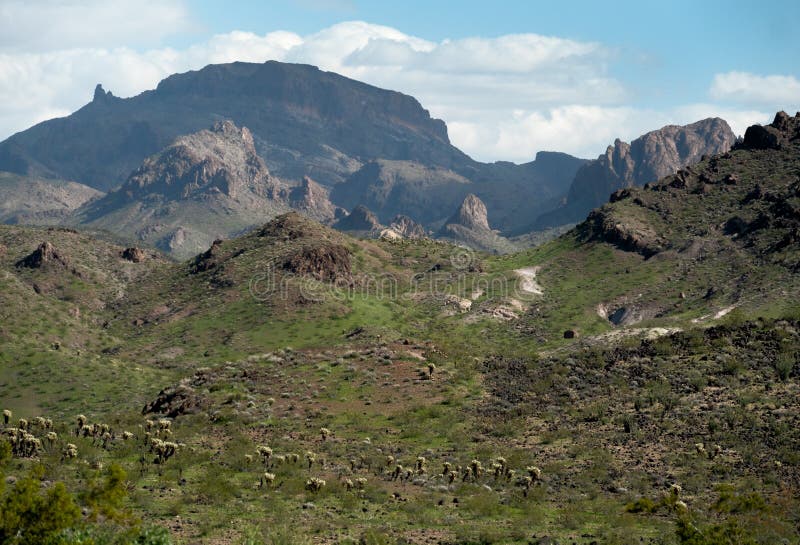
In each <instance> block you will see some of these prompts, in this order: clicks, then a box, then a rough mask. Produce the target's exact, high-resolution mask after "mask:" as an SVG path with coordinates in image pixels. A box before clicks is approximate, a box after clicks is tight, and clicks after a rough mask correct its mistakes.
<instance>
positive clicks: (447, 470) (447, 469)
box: [442, 462, 452, 475]
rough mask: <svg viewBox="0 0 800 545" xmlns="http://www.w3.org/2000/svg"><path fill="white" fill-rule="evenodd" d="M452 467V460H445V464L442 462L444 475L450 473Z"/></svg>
mask: <svg viewBox="0 0 800 545" xmlns="http://www.w3.org/2000/svg"><path fill="white" fill-rule="evenodd" d="M451 467H452V465H451V464H450V462H445V463H444V464H442V475H447V474H448V473H450V468H451Z"/></svg>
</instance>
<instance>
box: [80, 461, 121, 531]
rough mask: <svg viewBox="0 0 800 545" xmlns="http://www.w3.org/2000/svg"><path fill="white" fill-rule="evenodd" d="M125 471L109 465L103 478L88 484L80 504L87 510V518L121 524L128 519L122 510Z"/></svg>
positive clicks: (114, 465)
mask: <svg viewBox="0 0 800 545" xmlns="http://www.w3.org/2000/svg"><path fill="white" fill-rule="evenodd" d="M126 479H127V475H126V474H125V471H124V470H123V469H122V468H121V467H120V466H118V465H117V464H111V465H110V466H109V468H108V470H107V471H106V475H105V478H104V479H102V480H100V481H98V480H94V481H91V482H89V484H88V485H87V488H86V490H85V491H84V492H83V493H82V494H81V502H82V503H83V504H84V505H86V507H87V508H88V509H89V518H90V519H91V520H97V519H99V518H102V519H106V520H113V521H118V522H122V521H125V520H128V519H130V514H129V513H127V512H125V510H124V509H123V502H124V501H125V498H126V497H127V490H126V488H125V480H126Z"/></svg>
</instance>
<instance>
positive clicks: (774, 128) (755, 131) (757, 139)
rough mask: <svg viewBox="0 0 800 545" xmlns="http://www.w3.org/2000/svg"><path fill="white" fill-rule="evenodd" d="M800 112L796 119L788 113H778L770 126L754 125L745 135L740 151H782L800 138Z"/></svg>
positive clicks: (739, 146)
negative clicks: (792, 141)
mask: <svg viewBox="0 0 800 545" xmlns="http://www.w3.org/2000/svg"><path fill="white" fill-rule="evenodd" d="M798 116H800V112H798V115H796V116H795V117H794V118H792V117H790V116H789V114H787V113H786V112H778V113H777V114H776V115H775V120H774V121H773V122H772V123H771V124H770V125H753V126H751V127H748V128H747V130H746V131H745V133H744V140H743V141H742V143H741V144H739V145H738V146H737V148H739V149H751V150H759V149H781V146H782V145H784V144H785V143H786V142H788V141H791V140H797V139H798V138H800V121H798V119H800V117H798Z"/></svg>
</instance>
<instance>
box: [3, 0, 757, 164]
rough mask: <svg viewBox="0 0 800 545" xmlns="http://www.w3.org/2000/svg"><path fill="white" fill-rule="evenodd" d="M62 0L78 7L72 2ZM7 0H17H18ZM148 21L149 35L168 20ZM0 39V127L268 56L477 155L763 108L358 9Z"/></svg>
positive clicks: (590, 57)
mask: <svg viewBox="0 0 800 545" xmlns="http://www.w3.org/2000/svg"><path fill="white" fill-rule="evenodd" d="M95 1H96V0H91V1H90V2H89V3H90V4H91V3H93V2H95ZM146 1H148V2H149V1H155V0H146ZM48 2H49V0H48ZM115 2H116V3H117V4H120V3H121V4H124V5H128V4H126V3H125V1H124V0H115ZM57 4H58V5H62V4H64V5H66V6H71V9H73V10H74V9H76V8H75V3H74V2H68V1H67V2H58V3H57ZM11 5H14V6H16V8H15V9H21V8H20V7H19V5H21V4H19V5H18V2H17V0H11ZM164 5H165V6H172V8H173V9H174V10H177V11H176V12H175V13H178V15H174V16H173V17H172V19H173V20H178V21H184V20H185V18H184V17H183V15H180V13H182V12H181V10H180V8H181V6H182V3H181V2H179V1H177V0H172V1H168V2H166V3H164ZM4 8H5V5H4ZM31 9H32V8H31ZM6 11H8V10H7V9H6ZM132 18H135V17H132ZM137 25H138V23H137ZM137 25H133V27H136V26H137ZM156 27H157V25H156ZM151 30H152V35H153V36H157V35H159V33H160V32H165V31H163V30H158V28H154V29H151ZM53 32H55V31H53ZM0 40H2V38H0ZM2 43H3V42H0V138H2V137H4V136H7V135H9V134H11V133H12V132H14V131H17V130H22V129H25V128H27V127H28V126H30V125H31V124H33V123H35V122H37V121H40V120H42V119H44V118H46V116H48V115H53V114H55V115H63V114H65V113H67V112H69V111H74V110H75V109H77V108H79V107H81V106H82V105H83V104H85V103H86V102H88V101H89V100H91V95H92V91H93V89H94V86H95V84H96V83H98V82H100V83H103V84H104V86H105V88H106V89H108V90H111V91H112V92H113V93H114V94H116V95H117V96H123V97H125V96H132V95H135V94H138V93H140V92H142V91H144V90H146V89H152V88H154V87H155V86H156V85H157V83H158V82H159V81H160V80H161V79H163V78H164V77H166V76H168V75H170V74H173V73H176V72H184V71H187V70H196V69H200V68H202V67H203V66H205V65H206V64H210V63H224V62H231V61H250V62H263V61H266V60H270V59H274V60H280V61H286V62H302V63H308V64H314V65H317V66H319V67H320V68H322V69H323V70H330V71H334V72H338V73H341V74H343V75H346V76H349V77H352V78H354V79H358V80H361V81H365V82H367V83H371V84H373V85H377V86H380V87H384V88H389V89H394V90H399V91H402V92H404V93H407V94H410V95H412V96H414V97H416V98H417V99H419V100H420V102H421V103H422V104H423V105H424V106H425V107H426V108H428V109H429V110H430V111H431V113H432V115H434V116H435V117H439V118H442V119H444V120H445V121H446V122H447V123H448V127H449V130H450V135H451V139H452V140H453V143H454V144H456V145H457V146H459V147H460V148H462V149H463V150H464V151H465V152H467V153H469V154H470V155H472V156H474V157H475V158H477V159H481V160H499V159H504V160H514V161H528V160H531V159H532V158H533V156H534V155H535V153H536V152H537V151H539V150H545V149H546V150H559V151H565V152H569V153H573V154H576V155H580V156H583V157H594V156H596V155H598V154H599V153H601V152H602V151H603V150H604V149H605V147H606V145H608V144H609V143H611V142H613V140H614V138H616V137H619V138H623V139H626V140H630V139H632V138H635V137H636V136H638V135H640V134H642V133H643V132H646V131H647V130H652V129H655V128H658V127H660V126H661V125H664V124H667V123H686V122H690V121H695V120H697V119H700V118H703V117H708V116H710V115H720V114H721V116H722V117H724V118H725V119H728V120H729V121H730V122H731V124H732V125H733V126H734V130H736V131H737V132H738V133H741V132H743V130H744V127H746V126H747V124H750V123H751V122H752V121H754V120H759V121H761V120H766V118H765V117H764V116H763V115H762V112H761V111H760V110H753V109H745V110H739V109H736V108H727V109H725V110H722V109H720V108H718V107H716V106H714V105H708V104H695V105H689V106H686V107H684V108H682V109H673V110H671V111H653V110H647V109H641V108H639V109H637V108H632V107H628V106H625V104H626V103H627V102H628V101H629V99H630V98H631V97H630V95H629V92H628V91H627V89H626V88H625V86H624V85H623V83H622V82H620V81H618V80H617V79H615V78H613V77H611V76H610V75H609V70H608V66H609V64H610V63H613V62H615V54H616V53H615V52H614V51H613V50H611V49H609V48H607V47H605V46H603V45H601V44H597V43H593V42H580V41H575V40H567V39H562V38H558V37H549V36H540V35H535V34H515V35H507V36H500V37H498V38H468V39H461V40H445V41H442V42H438V43H437V42H431V41H428V40H423V39H420V38H417V37H414V36H410V35H408V34H405V33H403V32H401V31H399V30H397V29H394V28H391V27H387V26H380V25H373V24H369V23H365V22H360V21H353V22H346V23H340V24H336V25H333V26H331V27H328V28H325V29H323V30H321V31H319V32H317V33H314V34H311V35H307V36H300V35H298V34H295V33H291V32H283V31H278V32H271V33H269V34H266V35H263V36H259V35H256V34H253V33H250V32H240V31H235V32H230V33H227V34H221V35H217V36H213V37H212V38H210V39H208V40H207V41H204V42H202V43H197V44H195V45H192V46H189V47H186V48H184V49H172V48H151V49H149V50H146V51H137V50H135V49H132V48H130V47H107V46H106V47H101V46H96V45H95V46H86V47H80V48H78V47H70V48H63V49H62V48H55V49H51V50H43V51H40V50H36V49H29V50H26V51H16V50H14V51H12V50H10V49H8V48H5V49H3V48H2V47H1V46H2ZM67 43H70V42H69V40H68V41H67Z"/></svg>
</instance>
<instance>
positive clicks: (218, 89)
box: [0, 61, 735, 257]
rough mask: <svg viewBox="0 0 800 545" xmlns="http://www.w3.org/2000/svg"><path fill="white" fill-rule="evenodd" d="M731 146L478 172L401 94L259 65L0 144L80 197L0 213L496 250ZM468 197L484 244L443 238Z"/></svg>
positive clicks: (42, 197)
mask: <svg viewBox="0 0 800 545" xmlns="http://www.w3.org/2000/svg"><path fill="white" fill-rule="evenodd" d="M734 141H735V137H734V135H733V133H732V132H731V130H730V128H729V127H728V126H727V124H726V123H725V122H724V121H722V120H720V119H709V120H704V121H701V122H698V123H695V124H693V125H689V126H687V127H673V126H670V127H665V128H663V129H661V130H658V131H654V132H651V133H648V134H647V135H645V136H643V137H641V138H639V139H637V140H634V142H633V143H632V144H631V145H630V146H629V145H627V144H625V143H622V142H620V141H617V142H616V143H615V145H614V146H613V147H609V150H608V152H607V153H606V154H605V155H603V156H601V157H600V158H598V159H597V160H594V161H586V160H584V159H578V158H575V157H572V156H569V155H567V154H563V153H554V152H540V153H538V154H537V156H536V158H535V160H534V161H531V162H530V163H526V164H522V165H516V164H513V163H508V162H497V163H491V164H488V163H480V162H478V161H474V160H473V159H471V158H470V157H468V156H467V155H466V154H464V153H463V152H461V151H460V150H458V149H457V148H456V147H455V146H453V145H452V144H451V143H450V141H449V138H448V135H447V128H446V126H445V124H444V122H442V121H441V120H437V119H433V118H431V116H430V115H429V113H428V111H427V110H425V109H423V108H422V106H421V105H420V104H419V103H418V102H417V101H416V100H415V99H414V98H412V97H409V96H407V95H403V94H401V93H397V92H394V91H387V90H383V89H379V88H376V87H373V86H370V85H366V84H364V83H360V82H358V81H354V80H351V79H348V78H345V77H343V76H340V75H337V74H334V73H330V72H323V71H320V70H319V69H317V68H315V67H313V66H307V65H295V64H283V63H278V62H273V61H270V62H266V63H263V64H253V63H231V64H223V65H210V66H207V67H206V68H204V69H202V70H199V71H193V72H188V73H185V74H176V75H173V76H170V77H168V78H167V79H165V80H163V81H162V82H161V83H159V85H158V87H157V88H156V89H155V90H152V91H147V92H144V93H142V94H140V95H138V96H136V97H133V98H129V99H121V98H117V97H115V96H113V95H112V94H111V93H110V92H107V91H105V90H104V89H103V88H102V87H101V86H99V85H98V87H97V89H96V90H95V94H94V98H93V100H92V102H90V103H89V104H87V105H86V106H84V107H83V108H81V109H80V110H78V111H77V112H75V113H74V114H72V115H70V116H67V117H65V118H60V119H53V120H50V121H46V122H43V123H40V124H38V125H36V126H34V127H32V128H30V129H28V130H26V131H23V132H21V133H18V134H16V135H14V136H12V137H10V138H9V139H7V140H5V141H4V142H2V143H0V171H7V172H11V173H15V174H16V175H18V176H29V177H36V178H37V179H48V180H59V181H58V182H49V183H56V184H57V185H58V186H59V187H60V188H70V189H69V190H70V191H73V192H74V193H75V195H76V196H75V197H74V198H72V197H71V198H70V199H67V201H68V203H67V204H64V205H58V206H55V208H56V209H58V210H59V212H58V213H57V214H55V215H54V213H51V212H47V213H45V214H44V215H43V213H42V212H41V211H47V210H50V208H49V204H48V203H47V202H46V201H47V200H48V199H50V197H48V196H47V194H46V193H42V192H38V193H37V192H35V191H32V192H28V193H27V194H28V195H29V197H26V199H27V200H29V201H32V202H25V203H19V206H16V207H12V208H14V209H13V210H7V211H6V212H5V215H6V218H16V220H15V221H22V222H28V223H42V222H45V220H46V222H50V223H53V222H56V223H59V222H61V223H71V224H76V223H79V224H88V225H90V226H92V227H96V228H103V229H107V230H110V231H112V232H114V233H116V234H118V235H120V236H123V237H126V238H132V239H137V240H140V241H143V242H145V243H146V244H150V245H153V246H156V247H159V248H161V249H162V250H164V251H167V252H169V253H171V254H173V255H174V256H176V257H188V256H189V255H192V254H193V253H196V252H198V251H200V250H201V249H204V248H206V247H208V245H209V244H210V242H211V241H213V240H214V239H216V238H220V237H223V238H224V237H229V236H232V235H234V234H236V233H239V232H242V231H244V230H246V229H247V228H249V227H251V226H253V225H256V224H259V223H263V222H264V221H266V220H268V219H270V218H272V217H274V216H275V215H276V214H278V213H281V212H284V211H286V210H289V209H295V210H299V211H301V212H303V213H304V214H307V215H308V216H310V217H312V218H314V219H316V220H318V221H322V222H324V223H328V224H333V223H334V222H336V221H339V220H342V218H344V217H345V215H346V211H347V210H353V209H355V208H356V207H357V206H363V207H365V208H366V209H368V211H370V212H371V213H373V214H374V216H375V220H376V222H377V224H378V225H380V226H382V227H384V228H386V227H389V226H390V225H391V224H393V223H396V221H395V219H396V218H397V217H398V216H401V217H405V218H406V220H403V222H405V223H403V224H404V225H407V224H408V223H407V222H409V221H410V222H411V223H412V224H413V225H414V227H413V229H412V231H413V232H415V233H417V234H419V232H420V231H427V232H430V233H433V234H435V235H436V236H441V237H445V238H451V239H453V240H456V241H458V242H460V243H463V244H468V245H474V246H476V247H478V248H481V249H490V250H500V251H508V250H509V249H510V248H511V247H510V246H508V245H506V242H507V240H506V239H505V238H504V237H503V236H502V235H505V236H511V235H520V234H524V233H527V232H530V231H534V230H541V229H545V228H548V227H553V226H560V225H564V224H569V223H575V222H577V221H579V220H580V219H582V218H584V217H585V216H586V214H587V213H588V212H589V211H590V210H591V209H592V208H594V207H596V206H598V205H600V204H602V203H604V202H605V201H606V200H607V198H608V195H609V194H610V193H612V192H613V191H614V190H616V189H619V188H621V187H629V186H632V185H642V184H644V183H646V182H648V181H653V180H655V179H657V178H659V177H661V176H664V175H667V174H671V173H673V172H675V171H676V170H677V169H678V168H680V167H682V166H685V165H687V164H691V163H693V162H696V161H698V160H699V159H700V157H701V156H702V155H705V154H713V153H719V152H721V151H725V150H727V149H728V148H729V147H730V146H731V145H732V144H733V143H734ZM61 180H71V181H72V182H70V184H66V183H65V182H62V181H61ZM80 184H83V185H80ZM62 191H63V189H62ZM100 192H103V193H106V192H107V193H108V195H106V196H103V195H102V193H100ZM470 196H471V197H470ZM468 197H469V199H468ZM473 199H475V200H476V201H473ZM23 200H25V199H23ZM467 201H469V202H467ZM465 202H466V204H468V205H470V204H475V202H480V203H481V206H483V207H484V208H485V211H486V214H485V215H486V223H487V227H488V230H486V232H485V233H484V234H486V233H493V235H492V236H489V237H486V236H483V235H481V236H478V237H477V238H475V236H473V235H474V234H475V232H474V230H471V233H472V234H471V235H469V236H466V235H465V234H464V233H461V235H463V236H456V235H455V232H456V231H459V229H460V227H455V228H453V227H450V228H448V226H453V225H460V224H459V223H453V222H452V221H451V217H452V216H453V214H454V213H455V212H456V211H457V210H459V208H460V207H462V206H463V205H464V204H465ZM26 208H30V209H31V210H37V211H39V212H37V213H35V214H31V213H27V212H24V210H25V209H26ZM79 208H80V209H79ZM470 208H472V209H475V207H474V206H470ZM360 214H361V215H363V212H362V213H360ZM45 216H47V217H46V218H45ZM56 216H57V217H56ZM7 221H8V219H7ZM353 221H355V220H353ZM401 223H402V222H401ZM345 224H346V222H345ZM461 227H463V226H461ZM462 230H463V229H462ZM494 230H496V231H494ZM400 231H403V229H400ZM482 232H483V231H482ZM478 239H480V242H477V240H478Z"/></svg>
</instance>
